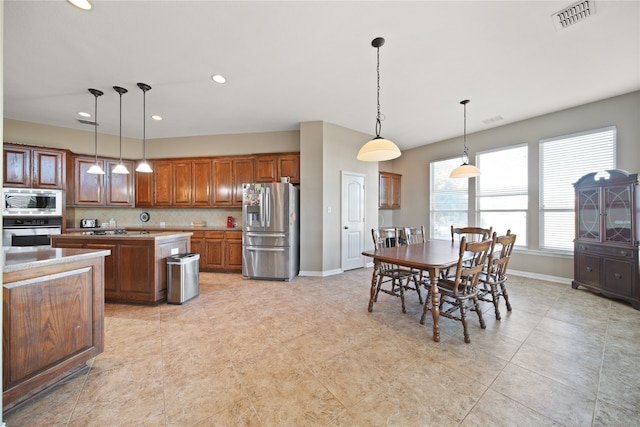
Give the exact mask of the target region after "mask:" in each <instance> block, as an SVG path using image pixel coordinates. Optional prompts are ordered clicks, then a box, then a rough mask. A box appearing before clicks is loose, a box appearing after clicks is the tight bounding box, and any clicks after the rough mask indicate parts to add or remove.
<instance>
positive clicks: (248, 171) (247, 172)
mask: <svg viewBox="0 0 640 427" xmlns="http://www.w3.org/2000/svg"><path fill="white" fill-rule="evenodd" d="M253 163H254V161H253V158H251V157H237V158H234V159H233V192H232V197H233V199H232V202H231V206H236V207H242V184H244V183H251V182H254V181H253Z"/></svg>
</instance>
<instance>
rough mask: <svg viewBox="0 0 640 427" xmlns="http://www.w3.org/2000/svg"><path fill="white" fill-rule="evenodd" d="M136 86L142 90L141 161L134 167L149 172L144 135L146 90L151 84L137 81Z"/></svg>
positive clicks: (138, 170)
mask: <svg viewBox="0 0 640 427" xmlns="http://www.w3.org/2000/svg"><path fill="white" fill-rule="evenodd" d="M138 87H139V88H140V89H141V90H142V161H141V162H140V164H139V165H138V167H137V168H136V172H142V173H151V172H153V169H151V166H149V163H147V135H146V128H145V123H146V119H147V118H146V114H147V113H146V111H147V91H148V90H151V86H149V85H148V84H145V83H138Z"/></svg>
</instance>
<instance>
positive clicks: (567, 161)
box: [540, 126, 616, 251]
mask: <svg viewBox="0 0 640 427" xmlns="http://www.w3.org/2000/svg"><path fill="white" fill-rule="evenodd" d="M615 158H616V127H615V126H610V127H607V128H603V129H596V130H592V131H587V132H581V133H576V134H572V135H565V136H561V137H557V138H549V139H545V140H542V141H540V234H541V236H540V247H541V248H543V249H556V250H566V251H573V239H574V238H575V228H576V227H575V213H574V209H575V201H574V200H575V193H574V189H573V183H574V182H576V181H577V180H578V179H580V177H582V176H583V175H586V174H588V173H591V172H597V171H601V170H606V169H615V167H616V166H615V164H616V162H615Z"/></svg>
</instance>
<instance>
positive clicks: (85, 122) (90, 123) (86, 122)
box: [76, 119, 100, 126]
mask: <svg viewBox="0 0 640 427" xmlns="http://www.w3.org/2000/svg"><path fill="white" fill-rule="evenodd" d="M76 120H77V121H79V122H80V123H82V124H83V125H91V126H100V124H97V125H96V122H94V121H92V120H84V119H76Z"/></svg>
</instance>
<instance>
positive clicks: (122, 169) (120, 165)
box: [111, 86, 129, 174]
mask: <svg viewBox="0 0 640 427" xmlns="http://www.w3.org/2000/svg"><path fill="white" fill-rule="evenodd" d="M113 90H115V91H116V92H118V94H119V95H120V163H118V164H117V165H116V167H115V168H113V170H112V171H111V172H113V173H118V174H128V173H129V170H128V169H127V167H126V166H125V165H124V163H122V95H124V94H125V93H127V92H128V90H126V89H125V88H123V87H120V86H114V87H113Z"/></svg>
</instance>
